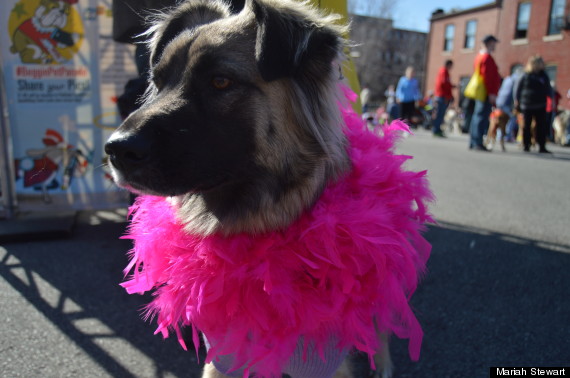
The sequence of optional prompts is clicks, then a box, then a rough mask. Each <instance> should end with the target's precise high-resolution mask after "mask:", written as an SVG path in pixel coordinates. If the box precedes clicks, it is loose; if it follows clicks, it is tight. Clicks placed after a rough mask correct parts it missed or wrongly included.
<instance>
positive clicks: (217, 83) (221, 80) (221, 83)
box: [212, 76, 232, 89]
mask: <svg viewBox="0 0 570 378" xmlns="http://www.w3.org/2000/svg"><path fill="white" fill-rule="evenodd" d="M212 85H213V86H214V88H216V89H227V88H228V87H229V86H230V85H232V81H231V80H230V79H228V78H227V77H223V76H216V77H214V78H213V79H212Z"/></svg>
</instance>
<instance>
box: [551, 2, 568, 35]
mask: <svg viewBox="0 0 570 378" xmlns="http://www.w3.org/2000/svg"><path fill="white" fill-rule="evenodd" d="M564 3H565V0H552V5H551V8H550V23H549V24H548V35H553V34H560V33H561V31H562V28H563V27H564V5H565V4H564Z"/></svg>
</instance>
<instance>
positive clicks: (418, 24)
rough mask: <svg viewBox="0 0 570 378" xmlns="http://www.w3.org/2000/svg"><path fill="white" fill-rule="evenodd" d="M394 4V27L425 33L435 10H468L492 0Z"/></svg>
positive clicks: (398, 0) (402, 1) (425, 0)
mask: <svg viewBox="0 0 570 378" xmlns="http://www.w3.org/2000/svg"><path fill="white" fill-rule="evenodd" d="M365 1H366V0H365ZM395 2H396V5H395V7H394V11H393V19H394V27H396V28H400V29H409V30H417V31H422V32H427V31H428V30H429V19H430V17H431V14H432V12H433V11H434V10H436V9H437V8H441V9H443V10H444V11H445V12H449V11H450V10H451V9H452V8H461V9H469V8H473V7H478V6H480V5H484V4H488V3H490V2H492V0H435V1H429V0H395Z"/></svg>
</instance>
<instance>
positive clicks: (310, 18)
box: [248, 0, 343, 81]
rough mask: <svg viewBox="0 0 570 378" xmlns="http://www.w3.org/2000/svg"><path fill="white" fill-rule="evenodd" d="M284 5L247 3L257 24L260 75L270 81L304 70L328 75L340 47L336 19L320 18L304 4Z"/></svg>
mask: <svg viewBox="0 0 570 378" xmlns="http://www.w3.org/2000/svg"><path fill="white" fill-rule="evenodd" d="M284 4H287V3H286V2H285V3H284ZM284 4H283V3H279V2H276V1H271V0H269V1H267V0H251V1H250V2H249V4H248V6H249V7H250V8H251V10H252V11H253V13H254V15H255V21H256V24H257V36H256V46H255V57H256V60H257V64H258V68H259V71H260V73H261V76H262V77H263V79H264V80H266V81H272V80H276V79H279V78H283V77H288V76H295V75H297V74H300V73H304V70H310V71H311V73H315V74H325V73H327V72H329V70H330V69H332V67H331V63H332V61H333V60H334V59H335V58H336V57H337V56H338V55H339V52H340V51H341V50H342V48H343V42H342V41H343V39H342V35H341V32H340V31H339V30H340V28H339V27H335V26H333V24H332V21H333V20H334V19H335V18H334V17H329V18H325V17H321V16H320V15H319V14H318V13H317V12H316V11H315V10H313V9H308V8H305V7H306V5H304V4H294V3H291V4H290V6H287V5H284Z"/></svg>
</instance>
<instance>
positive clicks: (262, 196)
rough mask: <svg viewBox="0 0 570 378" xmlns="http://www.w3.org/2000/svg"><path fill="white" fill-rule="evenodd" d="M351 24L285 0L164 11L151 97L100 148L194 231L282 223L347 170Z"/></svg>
mask: <svg viewBox="0 0 570 378" xmlns="http://www.w3.org/2000/svg"><path fill="white" fill-rule="evenodd" d="M346 31H347V30H346V27H345V26H343V25H341V24H340V23H339V22H338V17H334V16H326V15H323V14H322V13H321V12H319V11H317V10H315V9H313V8H310V7H309V6H307V5H306V4H304V3H298V2H294V1H285V0H283V1H278V0H251V1H248V2H247V3H246V5H245V7H244V9H243V10H242V11H241V12H239V13H237V14H232V13H231V11H230V8H229V7H228V6H227V5H225V4H224V3H222V2H216V1H210V0H194V1H186V2H183V3H182V4H181V5H180V6H179V7H177V8H176V9H174V10H171V11H169V12H167V13H166V14H164V15H161V16H160V17H158V20H157V22H156V23H155V24H154V26H153V27H151V28H150V30H149V32H148V35H149V37H150V42H149V46H150V50H151V70H152V73H151V76H152V83H151V84H150V86H149V89H148V95H147V98H146V100H145V102H144V104H143V106H142V107H141V108H140V109H139V110H137V111H136V112H135V113H133V114H131V115H130V116H129V117H128V118H127V119H126V120H125V121H124V123H123V124H122V125H121V126H120V128H119V129H118V130H117V131H116V132H115V133H113V135H112V136H111V138H110V140H109V141H108V143H107V144H106V147H105V150H106V152H107V153H108V155H109V156H110V162H111V167H112V172H113V176H114V179H115V181H116V182H117V184H118V185H119V186H121V187H124V188H127V189H129V190H131V191H133V192H135V193H144V194H151V195H158V196H165V197H170V199H171V201H172V203H173V204H174V205H175V207H176V209H177V215H178V218H179V219H180V220H181V221H182V222H183V224H185V229H186V231H187V232H189V233H195V234H200V235H209V234H212V233H222V234H225V235H230V234H235V233H239V232H248V233H261V232H265V231H271V230H280V229H285V228H286V227H287V226H288V225H289V224H291V223H292V222H293V221H294V220H296V219H297V218H298V217H299V216H300V214H301V213H302V212H303V211H305V210H306V209H308V208H310V207H311V206H312V205H313V204H314V203H315V201H316V200H317V199H318V198H319V196H320V195H321V193H322V192H323V190H324V188H325V187H326V185H327V184H328V183H330V182H332V181H335V180H337V179H338V178H340V177H342V176H343V175H345V174H346V173H347V172H348V171H349V170H350V161H349V158H348V156H347V152H346V148H347V142H346V140H345V136H344V133H343V130H342V127H343V126H342V124H343V122H342V119H341V116H340V113H339V109H338V102H339V101H341V99H340V98H341V96H339V95H338V91H339V89H338V88H339V86H338V84H339V81H340V80H341V77H340V76H341V75H340V64H342V63H341V61H342V54H343V51H344V49H345V47H346V41H345V40H344V38H343V35H344V34H345V33H346ZM388 360H389V356H388ZM205 376H213V377H215V376H223V375H220V373H218V372H216V371H215V369H214V368H213V367H212V366H209V367H207V368H206V373H205Z"/></svg>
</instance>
